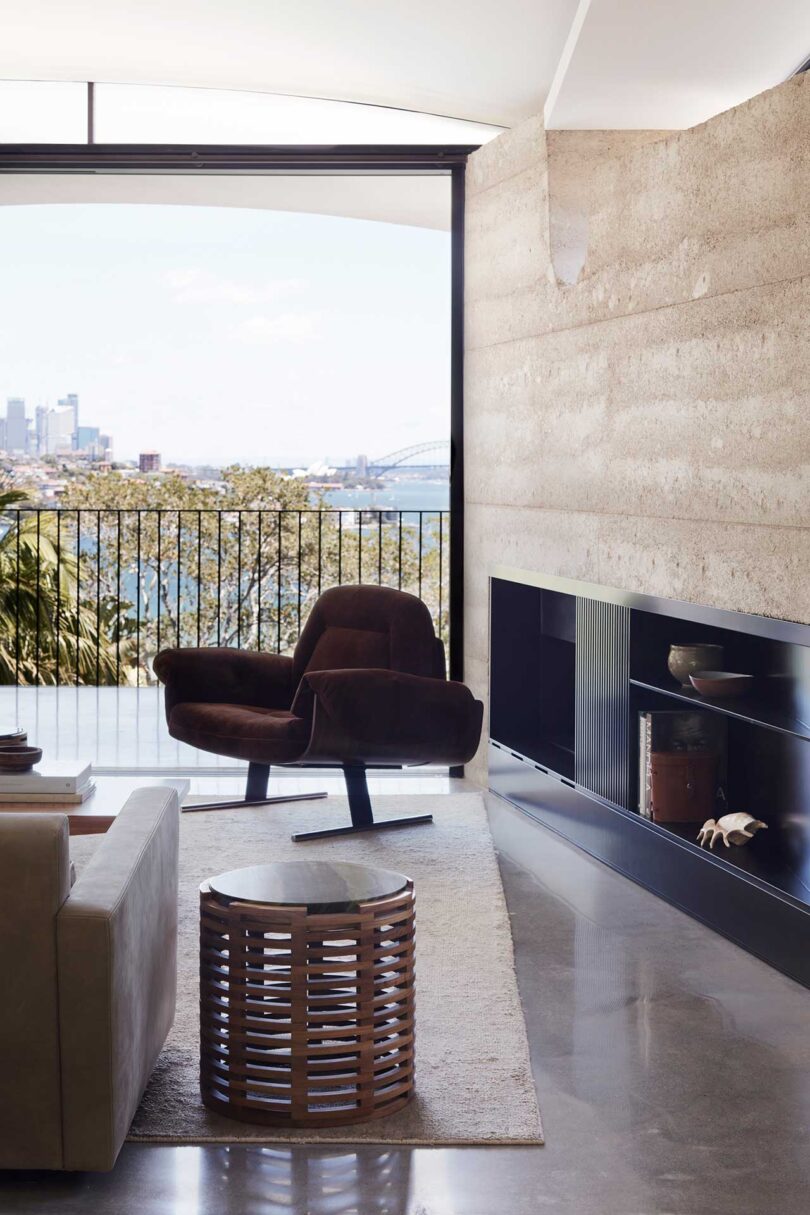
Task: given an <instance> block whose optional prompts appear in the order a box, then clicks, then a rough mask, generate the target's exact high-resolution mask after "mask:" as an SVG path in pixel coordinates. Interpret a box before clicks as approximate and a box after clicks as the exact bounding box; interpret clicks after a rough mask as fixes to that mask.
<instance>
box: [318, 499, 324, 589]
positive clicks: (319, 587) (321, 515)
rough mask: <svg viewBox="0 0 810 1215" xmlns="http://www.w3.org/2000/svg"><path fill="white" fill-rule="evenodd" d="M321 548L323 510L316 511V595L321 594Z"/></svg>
mask: <svg viewBox="0 0 810 1215" xmlns="http://www.w3.org/2000/svg"><path fill="white" fill-rule="evenodd" d="M322 549H323V511H322V510H319V511H318V596H319V597H320V594H321V565H322V555H321V554H322Z"/></svg>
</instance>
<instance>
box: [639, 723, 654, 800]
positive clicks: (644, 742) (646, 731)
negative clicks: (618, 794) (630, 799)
mask: <svg viewBox="0 0 810 1215" xmlns="http://www.w3.org/2000/svg"><path fill="white" fill-rule="evenodd" d="M638 738H639V757H638V811H639V814H640V815H641V816H642V818H652V806H651V804H650V797H651V789H652V780H651V774H650V765H651V763H652V720H651V715H650V714H649V713H640V714H639V730H638Z"/></svg>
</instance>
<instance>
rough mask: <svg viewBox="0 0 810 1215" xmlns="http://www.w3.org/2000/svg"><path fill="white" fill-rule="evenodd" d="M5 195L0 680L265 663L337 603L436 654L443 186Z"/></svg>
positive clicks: (3, 184) (446, 488) (210, 179)
mask: <svg viewBox="0 0 810 1215" xmlns="http://www.w3.org/2000/svg"><path fill="white" fill-rule="evenodd" d="M0 202H2V203H6V204H8V205H6V206H3V207H0V258H1V259H2V264H3V265H4V267H5V269H4V283H5V291H4V292H3V295H2V298H1V299H0V450H1V451H2V453H3V454H2V456H0V461H2V476H3V495H4V499H3V505H4V513H3V522H2V534H1V535H0V561H2V562H3V575H4V577H3V585H4V588H5V595H6V598H7V603H6V604H5V606H4V614H5V618H6V623H5V627H4V630H3V637H2V640H0V681H2V682H6V683H16V684H42V683H45V684H117V685H122V684H126V685H136V686H144V685H147V684H150V683H152V682H153V680H154V676H153V674H152V669H151V662H152V658H153V657H154V654H155V653H156V652H157V651H158V650H159V649H160V648H161V647H162V646H165V645H173V644H180V645H197V644H202V645H214V644H221V645H237V646H242V647H245V648H259V649H269V650H278V651H281V652H286V651H289V650H290V649H291V647H292V645H293V644H294V642H295V639H296V638H297V636H298V633H299V632H300V628H301V625H302V623H303V621H304V620H305V618H306V615H307V613H308V610H309V608H310V607H311V605H312V603H313V602H314V600H315V598H317V595H318V594H319V593H320V592H321V591H322V590H323V589H325V588H326V587H327V586H330V585H336V584H340V583H345V582H379V583H382V584H384V585H390V586H395V587H399V588H401V589H404V590H409V591H412V592H413V593H414V594H417V595H419V596H420V597H421V598H423V599H424V600H425V602H426V603H427V604H428V607H429V608H430V610H431V613H432V615H433V618H434V623H435V625H436V628H437V630H438V631H439V633H440V635H441V636H442V637H443V638H444V640H445V641H446V642H448V643H451V644H452V636H451V633H452V629H451V624H453V627H455V622H454V621H453V620H452V616H453V612H452V599H453V594H454V578H455V580H456V584H457V583H458V566H457V565H456V568H455V569H454V568H453V565H452V562H453V556H452V554H453V545H452V543H451V537H452V530H453V524H452V515H451V511H450V505H451V502H450V477H449V473H450V453H451V437H452V435H451V431H452V424H451V423H452V418H451V415H452V412H453V408H454V392H455V393H456V397H455V407H456V409H457V406H458V399H457V393H458V384H457V383H455V386H454V359H455V360H456V362H455V374H456V376H457V371H458V353H459V352H458V342H457V341H456V342H455V343H454V332H455V335H456V338H457V337H458V317H455V319H454V315H453V308H452V291H453V276H452V275H453V261H454V258H453V245H452V233H451V227H452V223H451V221H452V210H451V176H450V174H449V172H445V173H442V174H436V173H422V174H420V175H418V176H414V175H401V174H400V175H396V176H394V175H382V174H380V175H376V174H365V175H362V176H361V175H357V174H330V175H324V176H321V175H318V176H304V175H300V176H298V175H284V176H257V175H245V174H242V175H238V176H237V175H226V174H220V175H214V176H199V175H195V176H177V175H171V174H146V175H141V174H138V175H127V176H123V175H120V174H114V173H108V174H101V175H95V174H93V175H90V174H86V173H65V174H55V173H54V174H50V173H45V172H41V171H40V172H38V173H35V174H26V173H11V174H5V175H0ZM456 218H457V214H456ZM456 286H457V284H456ZM454 326H455V330H454ZM456 558H458V552H457V553H456ZM26 596H28V597H29V599H30V600H31V601H32V602H33V601H36V603H37V604H38V605H39V606H38V608H37V610H36V611H35V612H34V613H33V614H32V616H31V617H30V619H27V618H26V614H25V612H24V611H22V610H21V608H22V606H24V605H25V603H26V602H28V600H27V599H26ZM43 604H44V610H43ZM459 640H460V638H459Z"/></svg>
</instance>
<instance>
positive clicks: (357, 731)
mask: <svg viewBox="0 0 810 1215" xmlns="http://www.w3.org/2000/svg"><path fill="white" fill-rule="evenodd" d="M313 710H314V713H313V726H312V737H311V739H310V744H309V747H308V748H307V751H306V754H305V756H304V758H305V759H306V760H307V761H310V762H318V763H326V762H334V763H345V762H350V761H352V760H354V761H356V762H358V763H364V764H374V763H384V764H385V763H389V764H391V763H394V764H400V763H447V764H463V763H466V762H467V761H468V760H469V759H471V758H472V756H473V755H474V754H475V751H476V748H477V746H478V739H479V737H480V732H481V718H482V713H483V706H482V705H481V704H480V702H479V701H476V700H475V699H474V697H473V695H472V693H471V692H470V690H469V688H467V687H465V685H464V684H462V683H453V682H448V681H446V680H444V679H431V678H426V677H425V676H422V675H406V674H403V672H401V671H387V670H375V669H372V670H367V671H311V672H308V673H307V674H306V675H304V677H303V679H302V680H301V684H300V686H299V688H298V692H297V693H296V697H295V702H294V704H293V711H294V712H297V713H298V714H299V716H301V717H305V716H307V715H309V713H310V712H313Z"/></svg>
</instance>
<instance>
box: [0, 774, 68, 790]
mask: <svg viewBox="0 0 810 1215" xmlns="http://www.w3.org/2000/svg"><path fill="white" fill-rule="evenodd" d="M89 775H90V774H89V772H83V773H82V775H81V777H75V776H31V775H30V774H29V773H27V772H25V773H20V775H19V776H2V777H0V793H79V792H80V791H81V790H82V789H83V788H84V786H85V785H86V784H87V781H88V778H89Z"/></svg>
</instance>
